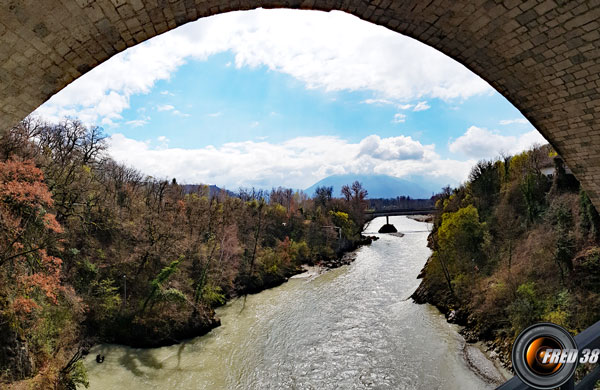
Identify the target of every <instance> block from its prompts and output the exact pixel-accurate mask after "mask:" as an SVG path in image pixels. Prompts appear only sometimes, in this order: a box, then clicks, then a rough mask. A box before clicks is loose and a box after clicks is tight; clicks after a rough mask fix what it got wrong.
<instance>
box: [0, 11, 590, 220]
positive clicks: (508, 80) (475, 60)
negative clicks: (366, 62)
mask: <svg viewBox="0 0 600 390" xmlns="http://www.w3.org/2000/svg"><path fill="white" fill-rule="evenodd" d="M257 7H263V8H281V7H285V8H296V9H313V10H322V11H330V10H341V11H345V12H348V13H351V14H353V15H356V16H358V17H360V18H362V19H364V20H367V21H369V22H372V23H375V24H379V25H382V26H385V27H387V28H389V29H391V30H393V31H397V32H399V33H401V34H404V35H407V36H410V37H413V38H415V39H418V40H419V41H421V42H423V43H425V44H428V45H430V46H432V47H434V48H436V49H438V50H440V51H441V52H443V53H445V54H447V55H448V56H450V57H452V58H454V59H455V60H457V61H459V62H460V63H462V64H464V65H465V66H466V67H468V68H469V69H471V70H472V71H473V72H475V73H476V74H478V75H479V76H481V77H482V78H483V79H485V80H486V81H488V82H489V83H490V84H491V85H492V86H493V87H494V88H496V89H497V90H498V91H499V92H500V93H501V94H503V95H504V96H505V97H506V98H507V99H508V100H509V101H510V102H511V103H512V104H514V105H515V107H517V108H518V109H519V110H520V111H521V112H522V113H523V114H524V115H525V117H527V118H528V119H529V120H530V121H531V123H532V124H533V125H534V126H535V127H536V128H537V129H538V130H539V131H540V132H541V133H542V134H543V135H544V136H545V137H546V138H547V139H548V140H549V141H550V143H551V144H552V145H553V146H554V147H555V148H556V150H557V151H558V152H559V153H560V154H561V155H562V156H563V157H564V159H565V161H566V163H567V164H568V166H569V167H570V168H571V169H572V170H573V172H574V173H575V174H576V176H577V177H578V179H579V180H580V181H581V182H582V184H583V186H584V188H585V189H586V190H587V191H588V193H589V195H590V197H591V198H592V200H593V202H594V204H595V205H596V207H597V208H599V209H600V0H587V1H586V0H526V1H525V0H373V1H363V0H303V1H298V0H287V1H286V0H3V1H0V128H4V129H6V128H9V127H10V126H12V125H14V124H15V123H17V122H18V121H19V120H21V119H22V118H24V117H25V116H27V115H28V114H29V113H30V112H32V111H33V110H35V109H36V108H37V107H38V106H39V105H41V104H42V103H44V102H45V101H46V100H48V99H49V98H50V97H51V96H52V95H53V94H55V93H56V92H58V91H60V90H61V89H62V88H64V87H65V86H66V85H67V84H69V83H70V82H71V81H73V80H75V79H76V78H77V77H79V76H81V75H82V74H83V73H85V72H87V71H89V70H90V69H92V68H93V67H95V66H96V65H98V64H100V63H102V62H103V61H106V60H107V59H108V58H110V57H111V56H113V55H114V54H116V53H118V52H120V51H122V50H125V49H126V48H128V47H131V46H133V45H135V44H137V43H140V42H142V41H145V40H146V39H149V38H152V37H154V36H156V35H158V34H161V33H163V32H165V31H168V30H171V29H173V28H175V27H177V26H179V25H182V24H184V23H187V22H190V21H193V20H197V19H198V18H201V17H205V16H210V15H214V14H218V13H223V12H228V11H236V10H248V9H253V8H257Z"/></svg>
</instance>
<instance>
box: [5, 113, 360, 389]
mask: <svg viewBox="0 0 600 390" xmlns="http://www.w3.org/2000/svg"><path fill="white" fill-rule="evenodd" d="M190 188H192V190H190ZM366 195H367V193H366V190H365V189H363V188H362V186H361V185H360V183H358V182H356V183H353V184H352V185H349V186H345V187H344V189H343V190H342V194H341V197H340V198H336V197H335V196H334V194H333V193H332V189H331V188H319V189H318V190H317V192H316V195H315V197H314V198H309V197H307V196H306V195H304V194H303V193H301V192H294V191H292V190H290V189H284V188H278V189H273V190H272V191H270V192H264V191H255V190H241V191H240V192H239V193H237V194H231V193H228V192H225V191H222V192H220V193H217V194H211V192H210V191H209V188H208V187H207V186H181V185H179V184H178V183H177V181H176V179H172V180H160V179H157V178H152V177H148V176H145V175H143V174H142V173H141V172H138V171H136V170H134V169H131V168H128V167H126V166H123V165H121V164H118V163H116V162H115V161H113V160H111V159H110V158H108V157H107V153H106V143H105V140H104V139H103V136H102V134H101V132H100V129H98V128H95V127H92V128H88V127H85V126H84V125H82V124H81V123H80V122H78V121H73V120H69V121H65V122H63V123H61V124H58V125H50V124H46V123H43V122H40V121H36V120H32V119H27V120H25V121H23V122H22V123H21V124H20V125H18V126H17V127H15V128H13V129H12V130H11V131H9V132H8V133H6V134H3V135H2V137H1V138H0V297H1V299H0V383H4V384H8V383H12V386H13V387H15V388H44V389H47V388H55V389H61V388H74V387H73V386H75V385H76V384H81V385H85V384H86V377H85V370H84V369H83V365H82V363H81V360H80V358H81V357H82V356H83V355H84V354H85V353H86V350H87V348H88V347H89V346H90V345H91V344H92V343H95V342H115V343H122V344H126V345H133V346H144V347H148V346H158V345H165V344H171V343H174V342H177V341H178V340H181V339H184V338H189V337H193V336H198V335H201V334H203V333H205V332H207V331H208V330H210V329H211V328H212V327H214V326H216V325H218V323H219V320H218V319H217V318H216V317H215V313H214V310H213V309H214V308H215V307H216V306H219V305H222V304H223V303H224V302H226V300H227V299H229V298H231V297H234V296H239V295H241V294H246V293H253V292H257V291H260V290H261V289H264V288H267V287H271V286H275V285H277V284H279V283H282V282H283V281H285V280H286V278H287V277H288V276H290V275H292V274H294V273H296V272H298V271H299V270H300V265H301V264H305V263H307V264H316V263H320V262H331V261H334V259H336V258H339V257H340V256H341V255H342V254H343V253H344V252H345V251H348V250H351V249H354V248H355V247H356V246H357V245H358V244H359V242H360V240H361V230H362V226H363V224H364V222H365V216H364V210H365V209H366V202H365V197H366Z"/></svg>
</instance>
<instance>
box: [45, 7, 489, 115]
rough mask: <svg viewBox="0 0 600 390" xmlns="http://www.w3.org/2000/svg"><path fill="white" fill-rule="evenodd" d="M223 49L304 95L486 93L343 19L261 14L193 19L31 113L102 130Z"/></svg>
mask: <svg viewBox="0 0 600 390" xmlns="http://www.w3.org/2000/svg"><path fill="white" fill-rule="evenodd" d="M226 51H230V52H232V53H233V54H234V56H235V60H234V66H236V67H238V68H240V67H245V66H247V67H259V66H265V67H267V68H268V69H270V70H273V71H277V72H281V73H285V74H288V75H291V76H293V77H295V78H297V79H299V80H301V81H303V82H304V83H305V84H306V86H307V87H308V88H323V89H325V90H328V91H339V90H348V91H355V90H370V91H373V92H374V94H376V95H377V96H378V99H381V101H383V100H388V101H393V102H395V103H394V104H408V103H409V102H410V101H412V100H417V99H421V98H440V99H455V98H458V99H465V98H468V97H470V96H473V95H477V94H481V93H487V92H489V91H491V87H490V86H489V85H488V84H487V83H485V82H484V81H483V80H482V79H481V78H479V77H478V76H476V75H474V74H473V73H472V72H470V71H469V70H467V69H466V68H465V67H463V66H462V65H460V64H458V63H457V62H455V61H454V60H452V59H450V58H449V57H447V56H445V55H443V54H441V53H439V52H438V51H436V50H434V49H432V48H430V47H428V46H426V45H423V44H421V43H419V42H417V41H415V40H413V39H410V38H407V37H404V36H402V35H400V34H397V33H395V32H392V31H390V30H388V29H386V28H383V27H381V26H376V25H374V24H370V23H367V22H364V21H361V20H360V19H358V18H356V17H354V16H351V15H348V14H346V13H343V12H329V13H322V12H314V11H293V10H262V9H261V10H254V11H247V12H232V13H227V14H221V15H216V16H212V17H208V18H202V19H200V20H199V21H197V22H194V23H188V24H186V25H184V26H182V27H180V28H177V29H175V30H172V31H170V32H167V33H165V34H163V35H161V36H159V37H156V38H154V39H152V40H149V41H147V42H145V43H142V44H140V45H137V46H135V47H133V48H130V49H128V50H126V51H124V52H123V53H120V54H118V55H116V56H114V57H113V58H111V59H110V60H108V61H107V62H105V63H104V64H102V65H101V66H98V67H96V68H94V69H92V70H91V71H90V72H88V73H87V74H85V75H83V76H82V77H80V78H79V79H78V80H76V81H75V82H73V83H72V84H70V85H69V86H67V87H66V88H65V89H63V90H62V91H60V92H59V93H58V94H56V95H54V96H53V97H52V98H51V99H50V100H49V101H48V102H46V103H45V104H44V105H42V106H41V107H40V108H39V109H38V110H37V111H36V114H38V115H40V116H43V117H45V118H48V119H49V120H59V119H61V118H62V117H64V116H67V115H68V116H78V117H79V118H80V119H82V120H83V121H84V122H87V123H102V124H107V125H111V124H114V123H115V122H118V121H119V120H121V119H122V118H121V112H122V111H123V110H124V109H126V108H128V107H129V99H130V97H131V96H132V95H134V94H145V93H148V92H150V91H151V89H152V88H153V86H154V85H155V83H156V82H157V81H158V80H165V79H169V77H170V76H171V75H172V74H173V72H175V71H176V70H177V68H178V67H180V66H181V65H183V64H184V63H185V62H186V61H189V60H199V61H203V60H206V59H207V58H208V57H209V56H211V55H213V54H216V53H221V52H226ZM415 59H418V60H415ZM132 70H135V71H132ZM161 94H163V95H165V96H170V95H172V93H171V92H169V91H167V90H165V91H162V92H161Z"/></svg>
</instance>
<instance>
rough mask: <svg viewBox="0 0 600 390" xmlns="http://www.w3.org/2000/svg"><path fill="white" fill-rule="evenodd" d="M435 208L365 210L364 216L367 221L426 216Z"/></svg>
mask: <svg viewBox="0 0 600 390" xmlns="http://www.w3.org/2000/svg"><path fill="white" fill-rule="evenodd" d="M433 212H435V208H433V207H431V208H426V209H388V210H367V211H365V215H366V216H367V219H373V218H376V217H392V216H396V215H422V214H423V215H426V214H433Z"/></svg>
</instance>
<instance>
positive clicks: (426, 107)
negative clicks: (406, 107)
mask: <svg viewBox="0 0 600 390" xmlns="http://www.w3.org/2000/svg"><path fill="white" fill-rule="evenodd" d="M430 108H431V106H430V105H429V104H427V102H419V103H417V105H416V106H415V108H413V111H425V110H429V109H430Z"/></svg>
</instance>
